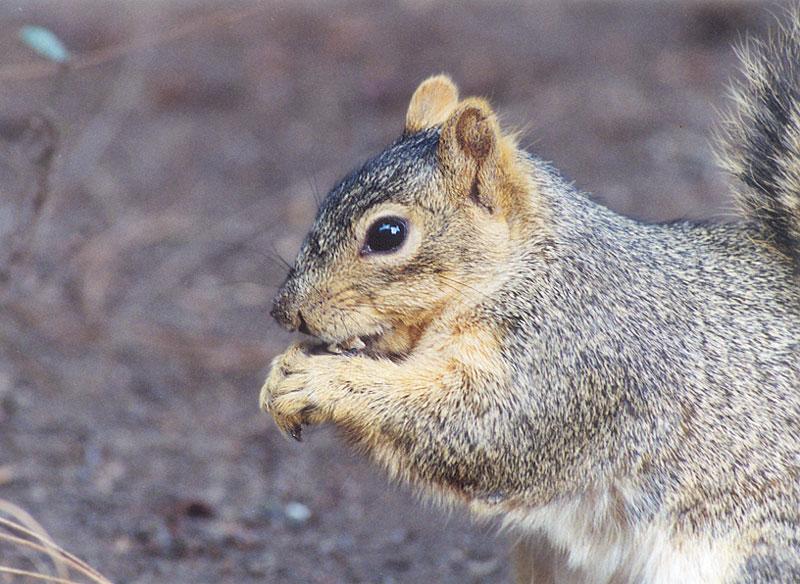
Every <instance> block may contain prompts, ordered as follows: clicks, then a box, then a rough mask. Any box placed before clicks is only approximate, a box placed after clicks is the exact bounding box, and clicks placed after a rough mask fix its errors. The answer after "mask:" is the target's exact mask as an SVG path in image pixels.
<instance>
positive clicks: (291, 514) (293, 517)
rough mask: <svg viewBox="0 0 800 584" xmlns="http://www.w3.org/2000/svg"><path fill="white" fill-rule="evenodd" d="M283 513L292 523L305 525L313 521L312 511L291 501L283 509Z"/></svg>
mask: <svg viewBox="0 0 800 584" xmlns="http://www.w3.org/2000/svg"><path fill="white" fill-rule="evenodd" d="M283 513H284V515H286V519H288V520H289V522H290V523H293V524H295V525H303V524H304V523H306V522H307V521H308V520H309V519H311V509H309V508H308V507H306V506H305V505H303V504H302V503H300V502H298V501H291V502H289V503H287V504H286V507H284V508H283Z"/></svg>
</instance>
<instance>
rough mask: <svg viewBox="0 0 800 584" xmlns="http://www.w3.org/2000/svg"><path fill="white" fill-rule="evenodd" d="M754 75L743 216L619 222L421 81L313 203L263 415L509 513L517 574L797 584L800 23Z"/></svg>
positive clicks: (738, 140) (481, 104) (745, 97)
mask: <svg viewBox="0 0 800 584" xmlns="http://www.w3.org/2000/svg"><path fill="white" fill-rule="evenodd" d="M743 60H744V72H745V76H746V80H745V81H744V82H742V83H741V84H740V86H739V87H738V94H737V95H738V98H737V103H738V108H737V111H736V112H735V113H734V114H733V115H731V117H730V118H729V119H730V121H729V123H728V124H727V126H726V128H727V131H726V132H725V136H726V138H725V139H724V140H723V146H724V148H723V150H724V152H725V154H724V156H723V159H724V165H725V167H726V168H727V169H728V170H729V171H731V172H732V174H733V175H734V176H735V177H736V178H737V179H738V180H739V181H740V182H741V187H742V188H741V192H740V194H739V196H738V201H739V202H740V204H741V205H740V206H741V208H742V211H743V213H744V215H745V217H746V220H745V221H743V222H741V223H738V224H718V225H715V224H697V223H690V222H679V223H671V224H643V223H640V222H637V221H633V220H631V219H628V218H625V217H622V216H620V215H617V214H615V213H613V212H611V211H610V210H608V209H606V208H604V207H602V206H600V205H598V204H596V203H595V202H593V201H592V200H591V199H589V198H587V197H586V196H585V195H584V194H582V193H580V192H577V191H576V190H575V189H574V188H573V187H572V186H571V185H569V184H567V183H566V182H565V181H564V180H563V179H562V178H560V176H559V175H558V174H557V172H556V171H555V170H553V169H552V168H551V167H550V166H548V165H547V164H546V163H544V162H542V161H541V160H539V159H537V158H535V157H534V156H532V155H530V154H529V153H527V152H525V151H524V150H522V149H521V148H520V147H519V146H518V145H517V142H516V140H515V137H514V136H513V135H511V134H509V133H507V132H504V131H503V130H502V129H501V128H500V126H499V124H498V122H497V118H496V116H495V114H494V112H493V111H492V109H491V107H490V106H489V104H488V103H487V102H486V101H484V100H482V99H477V98H468V99H463V100H459V98H458V92H457V89H456V87H455V85H454V84H453V82H452V81H451V80H450V79H449V78H448V77H446V76H442V75H440V76H435V77H431V78H430V79H428V80H426V81H425V82H423V83H422V84H421V85H420V86H419V87H418V88H417V90H416V92H415V93H414V95H413V97H412V98H411V103H410V105H409V108H408V113H407V115H406V120H405V130H404V132H403V134H402V136H401V137H400V138H399V139H398V140H397V141H395V142H394V143H393V144H392V145H390V146H389V147H388V148H387V149H386V150H384V151H383V152H381V153H380V154H378V155H377V156H375V157H374V158H372V159H371V160H369V161H368V162H366V163H365V164H364V165H363V166H362V167H361V168H360V169H359V170H357V171H355V172H353V173H352V174H350V175H349V176H348V177H347V178H345V179H344V180H343V181H342V182H341V183H340V184H339V185H338V186H337V187H335V188H334V189H333V190H332V191H331V192H330V193H329V194H328V195H327V197H326V198H325V200H324V201H323V202H322V204H321V207H320V209H319V212H318V215H317V217H316V221H315V223H314V225H313V227H312V229H311V231H310V233H309V234H308V236H307V237H306V239H305V242H304V243H303V245H302V248H301V250H300V252H299V255H298V257H297V260H296V262H295V264H294V267H293V268H292V269H291V270H290V273H289V274H288V277H287V278H286V281H285V283H284V284H283V286H282V287H281V289H280V291H279V292H278V295H277V297H276V298H275V301H274V307H273V310H272V314H273V316H274V317H275V318H276V319H277V321H278V322H279V323H281V324H282V325H283V326H285V327H286V328H288V329H289V330H292V331H295V330H299V331H301V332H303V333H305V334H307V335H310V336H312V337H315V340H314V341H313V342H304V343H299V344H295V345H293V346H291V347H290V348H289V349H288V350H287V351H286V352H285V353H284V354H282V355H280V356H278V357H277V358H276V359H275V360H274V361H273V363H272V369H271V371H270V373H269V377H268V379H267V381H266V383H265V384H264V387H263V389H262V390H261V396H260V403H261V406H262V408H263V409H265V410H266V411H268V412H269V413H271V414H272V416H273V417H274V419H275V421H276V422H277V424H278V426H279V427H280V428H282V429H283V430H285V431H286V432H288V433H289V434H290V435H291V436H293V437H295V438H297V439H299V438H300V436H301V426H302V425H303V424H319V423H323V422H332V423H334V424H336V425H337V426H338V427H340V428H341V429H342V430H343V433H344V435H345V436H346V438H347V439H348V440H349V442H351V443H352V444H354V445H355V446H356V447H357V448H359V449H361V450H362V451H365V452H366V453H368V454H369V455H370V457H371V458H373V459H374V460H376V461H377V462H378V463H379V464H381V465H382V466H384V467H385V468H386V469H388V472H389V474H390V475H391V476H392V477H393V478H396V479H399V480H401V481H405V482H408V483H411V484H412V485H415V486H417V487H418V488H419V489H420V490H421V491H423V492H425V493H426V494H428V495H430V496H432V497H433V498H434V499H436V500H438V501H441V502H443V503H445V504H452V503H460V504H463V505H465V506H467V507H468V508H469V509H470V511H471V512H472V513H473V514H474V515H475V516H477V517H481V518H497V519H499V521H500V522H501V523H502V525H503V526H505V527H506V528H508V529H509V530H510V531H511V532H512V533H514V534H516V535H517V536H518V538H519V543H518V544H517V547H516V550H515V557H516V558H517V562H516V565H517V567H516V573H517V579H518V581H519V582H542V581H544V582H648V583H668V582H669V583H678V582H680V583H689V582H691V583H704V584H708V583H722V582H725V583H728V582H738V583H745V582H800V277H799V276H798V274H800V19H798V18H794V19H793V20H792V23H791V24H790V25H789V26H787V27H786V28H785V29H782V30H781V31H780V32H778V33H777V34H775V35H773V37H772V38H771V40H770V41H769V42H766V43H759V42H752V43H750V44H749V45H748V47H747V48H746V49H745V50H743ZM326 347H327V348H326Z"/></svg>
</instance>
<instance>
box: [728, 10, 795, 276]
mask: <svg viewBox="0 0 800 584" xmlns="http://www.w3.org/2000/svg"><path fill="white" fill-rule="evenodd" d="M738 53H739V58H740V61H741V64H742V69H743V79H742V80H741V81H740V82H738V83H735V84H734V85H733V87H732V93H733V97H734V100H735V107H734V111H732V112H731V113H730V114H729V116H728V118H727V120H726V121H725V124H724V126H723V130H722V132H721V134H722V136H721V138H722V139H721V146H722V148H721V149H720V161H721V163H722V166H723V168H725V169H726V170H727V171H728V172H730V173H731V174H733V175H734V176H735V177H736V178H738V179H739V181H740V182H741V184H742V185H743V187H744V188H742V189H741V191H740V192H739V196H738V199H739V205H740V207H742V208H743V211H744V213H745V214H746V216H748V217H750V218H751V219H754V220H755V221H757V222H759V223H760V224H761V225H762V226H764V227H765V231H766V232H767V233H768V235H769V237H770V239H771V240H772V241H773V242H774V243H775V244H776V245H777V246H778V247H779V248H781V249H782V250H783V251H784V252H786V253H787V254H789V255H790V256H791V257H792V259H793V260H794V262H795V266H796V267H797V268H798V269H800V11H797V10H795V11H793V12H792V13H791V15H790V18H789V19H788V21H787V22H786V23H785V24H784V25H783V26H780V27H779V28H778V29H777V30H775V31H773V32H772V34H770V35H769V37H768V38H767V40H765V41H760V40H754V39H749V40H747V41H746V42H745V44H744V45H743V46H742V47H740V48H739V50H738Z"/></svg>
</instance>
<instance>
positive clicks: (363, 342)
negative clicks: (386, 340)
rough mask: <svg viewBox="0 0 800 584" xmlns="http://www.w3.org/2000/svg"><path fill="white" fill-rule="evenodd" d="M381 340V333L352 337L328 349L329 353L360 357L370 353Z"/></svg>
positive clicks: (331, 344) (330, 345) (335, 343)
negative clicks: (359, 355)
mask: <svg viewBox="0 0 800 584" xmlns="http://www.w3.org/2000/svg"><path fill="white" fill-rule="evenodd" d="M379 338H380V333H375V334H372V335H362V336H352V337H348V338H347V339H344V340H342V341H335V342H333V343H330V344H328V346H327V347H326V349H327V351H328V352H329V353H334V354H336V355H343V354H346V355H358V354H362V353H370V352H372V349H373V348H374V346H375V344H376V343H377V341H378V339H379Z"/></svg>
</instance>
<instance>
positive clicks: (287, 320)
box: [269, 294, 305, 332]
mask: <svg viewBox="0 0 800 584" xmlns="http://www.w3.org/2000/svg"><path fill="white" fill-rule="evenodd" d="M269 313H270V315H272V318H274V319H275V321H276V322H277V323H278V324H279V325H281V326H282V327H283V328H285V329H286V330H288V331H289V332H294V331H296V330H297V329H298V328H300V326H301V324H305V321H301V316H300V311H299V310H297V309H295V308H294V307H292V305H291V303H290V302H289V299H288V298H287V297H286V295H285V294H278V295H277V296H276V297H275V300H273V301H272V310H270V311H269Z"/></svg>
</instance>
